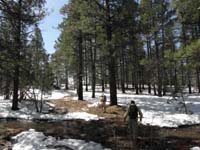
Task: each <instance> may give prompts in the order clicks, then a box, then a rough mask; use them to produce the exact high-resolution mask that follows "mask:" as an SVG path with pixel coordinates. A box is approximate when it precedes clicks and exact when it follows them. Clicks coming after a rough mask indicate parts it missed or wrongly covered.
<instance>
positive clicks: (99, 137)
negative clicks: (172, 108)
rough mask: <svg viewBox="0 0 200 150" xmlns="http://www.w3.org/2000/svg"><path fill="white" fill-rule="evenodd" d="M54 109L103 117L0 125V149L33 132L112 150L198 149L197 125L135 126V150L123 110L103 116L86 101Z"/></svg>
mask: <svg viewBox="0 0 200 150" xmlns="http://www.w3.org/2000/svg"><path fill="white" fill-rule="evenodd" d="M54 103H55V104H56V109H54V111H57V112H58V113H60V112H59V111H60V110H62V111H63V110H64V111H68V112H69V111H81V110H82V111H83V110H85V111H87V112H90V113H93V114H98V115H99V116H102V117H105V119H103V120H99V121H88V122H87V121H83V120H70V121H63V122H43V121H38V122H35V121H34V122H26V121H13V120H12V121H4V122H1V123H0V125H1V127H0V135H1V136H0V149H1V147H3V146H4V147H5V144H7V145H9V143H8V141H10V137H11V136H14V135H16V134H17V133H19V132H21V131H23V130H27V129H30V128H34V129H36V130H38V131H42V132H44V133H45V134H46V135H52V136H55V137H59V138H75V139H84V140H88V141H91V140H92V141H95V142H98V143H101V144H102V145H103V146H105V147H108V148H112V149H113V150H132V149H138V150H189V149H190V148H191V147H193V146H200V125H193V126H182V127H179V128H160V127H156V126H144V125H140V126H139V135H138V139H137V144H136V146H134V147H133V146H132V143H131V140H130V137H129V132H128V129H127V124H126V122H124V121H123V114H124V111H125V108H123V107H118V106H112V107H107V109H106V112H105V113H104V112H103V110H102V109H101V108H98V107H97V108H88V107H87V104H88V103H87V102H86V101H80V102H78V101H71V100H70V98H69V97H68V98H65V99H61V100H57V101H54Z"/></svg>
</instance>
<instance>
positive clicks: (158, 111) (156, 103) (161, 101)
mask: <svg viewBox="0 0 200 150" xmlns="http://www.w3.org/2000/svg"><path fill="white" fill-rule="evenodd" d="M102 94H104V95H106V96H107V100H108V101H107V104H109V100H110V98H109V93H108V92H106V93H101V92H97V93H96V98H94V99H93V98H91V92H84V99H85V100H88V101H89V102H90V103H91V104H90V105H89V107H96V106H97V105H98V99H99V96H101V95H102ZM70 95H75V91H67V92H66V91H64V90H61V91H58V90H55V91H52V94H51V95H45V99H48V100H52V99H54V100H56V99H60V98H63V97H65V96H70ZM2 98H3V97H0V118H21V119H55V120H68V119H84V120H87V121H88V120H98V119H100V118H99V117H98V116H97V115H93V114H88V113H86V112H74V113H70V112H69V113H66V114H40V113H36V112H35V109H33V104H21V106H20V107H21V108H22V109H20V110H19V111H11V110H10V108H11V101H5V100H2ZM73 99H74V100H76V99H77V97H73ZM170 99H171V98H170V97H168V96H164V97H157V96H152V95H134V94H131V93H130V92H129V93H127V94H122V93H120V92H119V91H118V103H119V105H123V106H127V105H128V104H129V103H130V101H131V100H134V101H135V102H136V104H137V105H138V106H139V107H140V108H141V110H142V112H143V116H144V118H143V121H142V123H143V124H150V125H157V126H161V127H164V126H165V127H177V126H180V125H191V124H199V123H200V96H187V97H185V99H186V105H187V109H188V112H189V114H185V113H184V109H180V108H181V104H180V101H172V100H170ZM45 109H48V107H47V106H46V105H45Z"/></svg>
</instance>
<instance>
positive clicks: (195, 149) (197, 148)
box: [190, 146, 200, 150]
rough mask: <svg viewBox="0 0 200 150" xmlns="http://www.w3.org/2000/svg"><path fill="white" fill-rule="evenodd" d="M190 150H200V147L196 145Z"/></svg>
mask: <svg viewBox="0 0 200 150" xmlns="http://www.w3.org/2000/svg"><path fill="white" fill-rule="evenodd" d="M190 150H200V147H198V146H195V147H192V148H190Z"/></svg>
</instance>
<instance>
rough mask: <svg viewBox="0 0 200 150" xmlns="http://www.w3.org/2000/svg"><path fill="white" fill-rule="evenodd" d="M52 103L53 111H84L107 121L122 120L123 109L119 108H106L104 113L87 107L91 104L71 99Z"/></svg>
mask: <svg viewBox="0 0 200 150" xmlns="http://www.w3.org/2000/svg"><path fill="white" fill-rule="evenodd" d="M52 103H54V104H55V106H56V108H55V110H56V111H57V112H59V110H65V112H77V111H85V112H88V113H92V114H96V115H98V116H101V117H105V118H107V119H110V118H122V117H123V114H124V113H125V108H124V107H121V106H108V105H107V106H106V111H105V112H104V110H103V109H102V108H100V107H88V104H91V103H89V102H87V101H77V100H73V99H72V98H71V97H65V98H63V99H59V100H55V101H53V102H52Z"/></svg>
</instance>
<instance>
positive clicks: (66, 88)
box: [65, 67, 69, 90]
mask: <svg viewBox="0 0 200 150" xmlns="http://www.w3.org/2000/svg"><path fill="white" fill-rule="evenodd" d="M65 90H69V80H68V68H67V67H65Z"/></svg>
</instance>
